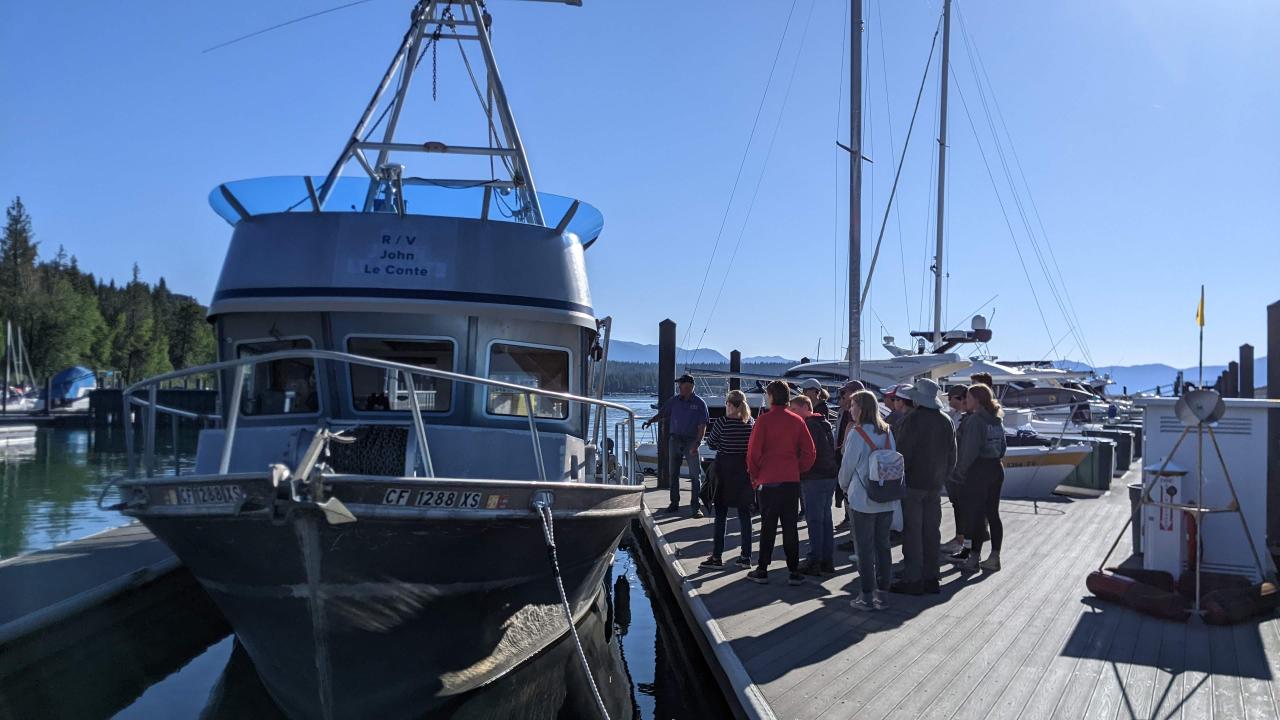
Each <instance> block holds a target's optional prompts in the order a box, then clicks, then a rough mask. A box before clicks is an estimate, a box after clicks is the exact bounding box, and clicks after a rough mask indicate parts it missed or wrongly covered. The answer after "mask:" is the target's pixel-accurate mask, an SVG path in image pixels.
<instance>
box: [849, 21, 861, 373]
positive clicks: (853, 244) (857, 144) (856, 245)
mask: <svg viewBox="0 0 1280 720" xmlns="http://www.w3.org/2000/svg"><path fill="white" fill-rule="evenodd" d="M849 4H850V12H849V17H850V27H849V39H850V43H849V45H850V47H849V135H850V139H849V379H850V380H857V379H858V378H860V377H861V376H862V0H849Z"/></svg>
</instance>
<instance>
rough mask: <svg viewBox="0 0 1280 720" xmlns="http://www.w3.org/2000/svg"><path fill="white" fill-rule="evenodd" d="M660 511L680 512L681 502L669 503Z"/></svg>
mask: <svg viewBox="0 0 1280 720" xmlns="http://www.w3.org/2000/svg"><path fill="white" fill-rule="evenodd" d="M658 512H664V513H678V512H680V503H671V504H670V505H668V506H666V507H664V508H662V509H661V510H659V511H658Z"/></svg>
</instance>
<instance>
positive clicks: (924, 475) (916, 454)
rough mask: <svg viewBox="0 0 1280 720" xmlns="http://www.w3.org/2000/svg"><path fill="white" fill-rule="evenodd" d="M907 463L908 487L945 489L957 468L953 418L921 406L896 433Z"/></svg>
mask: <svg viewBox="0 0 1280 720" xmlns="http://www.w3.org/2000/svg"><path fill="white" fill-rule="evenodd" d="M893 437H894V440H895V441H897V444H898V452H900V453H902V458H903V460H904V461H905V464H906V468H905V469H906V475H907V478H906V479H907V487H908V488H911V489H913V490H941V489H942V485H943V483H944V482H945V481H946V480H947V478H948V477H950V476H951V471H952V470H953V469H954V468H955V466H956V436H955V431H954V430H952V429H951V419H950V418H948V417H947V416H946V415H943V414H942V412H941V411H938V410H934V409H933V408H927V407H917V408H916V409H915V410H912V411H911V412H909V413H907V415H906V417H904V418H902V422H900V423H898V426H897V427H896V428H894V431H893Z"/></svg>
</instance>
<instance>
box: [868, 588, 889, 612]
mask: <svg viewBox="0 0 1280 720" xmlns="http://www.w3.org/2000/svg"><path fill="white" fill-rule="evenodd" d="M886 594H887V593H886V592H885V591H883V590H876V591H875V594H874V596H873V597H872V598H871V604H872V605H874V606H875V608H876V609H877V610H884V609H885V608H887V607H889V601H888V599H887V598H885V595H886Z"/></svg>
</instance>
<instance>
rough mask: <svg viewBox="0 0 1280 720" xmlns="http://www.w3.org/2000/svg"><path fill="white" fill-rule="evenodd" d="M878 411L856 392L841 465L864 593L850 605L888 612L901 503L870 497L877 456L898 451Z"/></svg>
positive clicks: (868, 398) (865, 395)
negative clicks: (892, 545)
mask: <svg viewBox="0 0 1280 720" xmlns="http://www.w3.org/2000/svg"><path fill="white" fill-rule="evenodd" d="M879 410H880V408H879V405H878V404H877V403H876V396H875V395H873V394H872V393H871V392H870V391H867V390H860V391H858V392H856V393H854V395H853V401H852V403H851V406H850V411H851V414H852V415H853V417H854V422H855V423H856V425H855V426H854V429H853V430H852V431H850V432H849V434H848V435H847V436H845V442H844V458H843V459H842V460H841V462H840V475H839V483H840V489H841V490H843V491H844V492H845V495H846V496H848V498H849V508H850V509H851V510H852V511H853V536H854V542H855V543H856V545H857V548H858V575H859V580H860V582H861V583H862V593H861V594H860V595H859V596H858V597H856V598H854V599H853V600H852V601H850V603H849V604H850V605H851V606H853V608H854V609H856V610H880V609H883V608H884V607H885V605H886V603H885V594H886V593H887V592H888V590H889V581H890V571H891V568H892V563H893V559H892V556H891V555H890V553H889V528H890V526H891V525H892V523H893V512H894V510H895V509H896V507H897V505H898V503H897V502H896V501H895V502H888V503H880V502H875V501H873V500H871V498H869V497H868V496H867V483H868V481H869V480H868V475H869V474H870V470H871V463H870V457H871V453H872V451H873V450H879V449H882V448H885V447H886V446H887V447H888V448H889V449H891V450H896V449H897V443H896V442H895V441H894V439H893V432H892V431H891V430H890V428H889V426H888V425H887V424H886V423H885V421H884V420H883V419H881V417H880V412H879ZM858 430H861V432H858ZM864 435H865V437H864ZM873 445H874V447H873Z"/></svg>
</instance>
